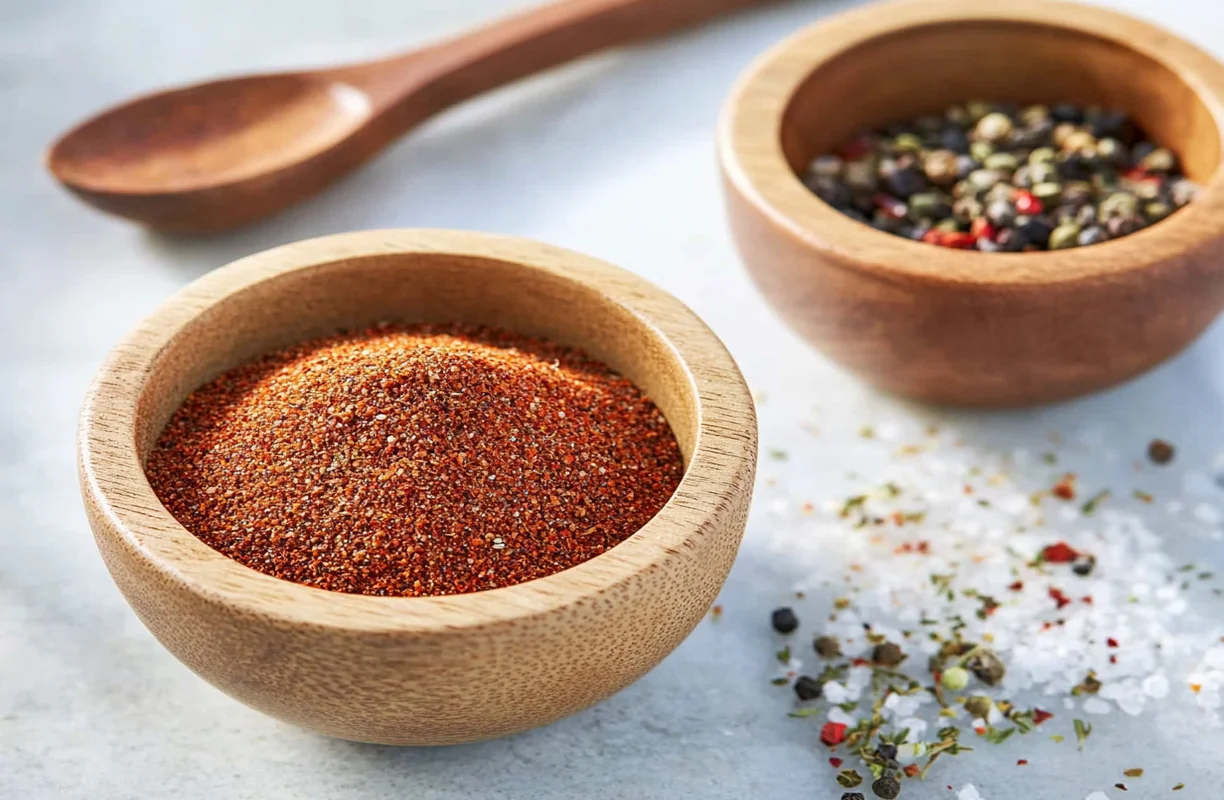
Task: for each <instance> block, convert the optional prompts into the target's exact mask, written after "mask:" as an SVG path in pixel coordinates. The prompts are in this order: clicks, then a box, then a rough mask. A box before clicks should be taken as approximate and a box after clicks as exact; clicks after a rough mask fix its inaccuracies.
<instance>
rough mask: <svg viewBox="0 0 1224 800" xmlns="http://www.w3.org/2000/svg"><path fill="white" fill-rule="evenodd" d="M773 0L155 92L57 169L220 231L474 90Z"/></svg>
mask: <svg viewBox="0 0 1224 800" xmlns="http://www.w3.org/2000/svg"><path fill="white" fill-rule="evenodd" d="M766 2H773V0H564V2H558V3H553V4H550V5H546V6H543V7H541V8H538V9H534V10H531V11H528V12H525V13H523V14H520V15H518V16H514V17H510V18H508V19H505V20H503V21H501V22H498V23H496V24H493V25H490V26H488V27H486V28H483V29H481V30H478V31H475V32H473V33H470V34H468V35H466V36H461V37H459V38H457V39H452V40H450V41H447V42H443V43H441V44H437V45H433V46H430V47H426V48H423V49H420V50H416V51H412V52H409V53H406V54H403V55H400V56H398V57H395V58H389V59H382V60H378V61H374V62H370V63H366V64H356V65H350V66H345V67H339V68H334V69H323V70H313V71H302V72H289V73H280V74H271V75H257V76H247V77H239V78H231V79H228V80H221V81H214V82H210V83H203V84H197V85H194V86H188V87H184V88H181V89H176V90H171V91H166V92H159V93H157V94H153V95H149V96H146V97H142V98H138V99H136V100H133V101H131V102H128V103H125V104H123V105H120V106H117V107H115V108H112V109H109V110H107V111H104V112H102V113H100V114H98V115H97V116H95V117H93V118H91V119H89V120H86V121H85V122H83V123H81V124H80V125H78V126H77V127H75V128H73V129H72V130H70V131H69V132H67V133H66V134H64V135H63V136H62V137H61V138H60V139H59V140H58V141H57V142H55V143H54V144H53V145H52V146H51V149H50V151H49V152H48V155H47V167H48V169H50V170H51V172H52V174H53V175H54V176H55V177H56V179H58V180H59V181H60V182H61V183H63V184H64V185H65V186H66V187H67V188H68V189H70V190H71V191H72V192H74V193H75V194H76V195H77V196H79V197H80V198H81V199H83V200H85V202H87V203H89V204H91V205H93V206H95V207H97V208H99V209H101V210H103V211H106V212H109V213H111V214H117V215H119V216H122V217H127V218H129V219H133V220H136V221H137V222H141V223H143V224H145V225H148V226H150V227H154V228H161V229H166V230H172V231H180V232H207V231H218V230H223V229H226V228H231V227H235V226H238V225H244V224H247V223H250V222H253V221H255V220H257V219H260V218H262V217H265V216H267V215H269V214H272V213H275V212H277V211H280V210H282V209H284V208H286V207H287V206H289V205H292V204H294V203H297V202H299V201H301V200H304V199H305V198H307V197H310V196H311V195H313V194H315V193H316V192H318V191H320V190H322V189H323V188H324V187H326V186H327V185H328V184H330V183H331V182H333V181H334V180H336V179H337V178H339V177H340V176H341V175H343V174H345V173H347V172H349V171H350V170H352V169H353V168H355V167H356V166H358V165H359V164H361V163H363V162H365V161H366V160H368V159H369V158H371V157H372V156H374V155H375V154H376V153H378V152H379V151H380V150H382V149H383V148H384V147H386V146H387V145H388V144H389V143H391V142H392V141H394V140H395V139H397V138H398V137H400V136H401V135H403V134H404V133H405V132H406V131H408V130H410V129H411V128H413V127H415V126H416V125H418V124H419V123H421V122H423V121H424V120H426V119H428V118H429V117H431V116H433V115H434V114H437V113H439V112H441V111H443V110H445V109H447V108H450V107H451V106H453V105H455V104H457V103H460V102H462V101H464V100H467V99H468V98H471V97H473V96H475V95H478V94H481V93H483V92H487V91H489V90H491V89H495V88H497V87H500V86H504V85H506V84H507V83H510V82H512V81H515V80H518V79H520V78H524V77H527V76H528V75H533V74H535V73H537V72H541V71H543V70H546V69H549V68H551V67H555V66H558V65H560V64H564V63H566V62H568V61H572V60H574V59H577V58H581V57H582V56H586V55H590V54H592V53H596V52H599V51H601V50H604V49H607V48H610V47H617V46H620V45H625V44H629V43H632V42H636V41H639V40H642V39H646V38H650V37H655V36H662V35H664V34H667V33H671V32H674V31H676V30H679V29H682V28H685V27H687V26H690V25H695V24H697V23H699V22H703V21H706V20H709V19H713V18H714V17H717V16H720V15H722V14H726V13H729V12H731V11H734V10H737V9H740V8H743V7H747V6H753V5H760V4H762V3H766Z"/></svg>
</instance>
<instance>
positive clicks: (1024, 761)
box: [1016, 758, 1028, 767]
mask: <svg viewBox="0 0 1224 800" xmlns="http://www.w3.org/2000/svg"><path fill="white" fill-rule="evenodd" d="M1016 766H1017V767H1027V766H1028V759H1027V758H1018V759H1016Z"/></svg>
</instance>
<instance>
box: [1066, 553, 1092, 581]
mask: <svg viewBox="0 0 1224 800" xmlns="http://www.w3.org/2000/svg"><path fill="white" fill-rule="evenodd" d="M1094 569H1096V559H1095V558H1093V557H1092V556H1080V557H1079V558H1077V559H1075V561H1073V562H1071V571H1072V572H1074V573H1075V574H1076V575H1079V576H1080V577H1087V576H1089V575H1091V574H1092V571H1093V570H1094Z"/></svg>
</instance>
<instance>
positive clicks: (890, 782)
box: [871, 775, 901, 800]
mask: <svg viewBox="0 0 1224 800" xmlns="http://www.w3.org/2000/svg"><path fill="white" fill-rule="evenodd" d="M871 791H872V792H874V793H875V796H876V797H881V798H883V800H893V798H895V797H897V796H898V795H900V794H901V782H900V781H898V780H897V779H896V778H894V777H893V776H891V775H882V776H880V777H879V778H876V780H875V782H874V783H872V784H871Z"/></svg>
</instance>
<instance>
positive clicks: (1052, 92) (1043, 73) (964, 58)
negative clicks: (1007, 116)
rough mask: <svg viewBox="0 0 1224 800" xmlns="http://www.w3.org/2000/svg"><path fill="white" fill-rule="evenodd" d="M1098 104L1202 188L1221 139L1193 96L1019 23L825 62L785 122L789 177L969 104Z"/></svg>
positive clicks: (874, 47) (1170, 74) (938, 30)
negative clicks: (871, 132) (910, 122)
mask: <svg viewBox="0 0 1224 800" xmlns="http://www.w3.org/2000/svg"><path fill="white" fill-rule="evenodd" d="M973 99H981V100H987V101H1011V102H1017V103H1046V104H1052V103H1059V102H1068V103H1075V104H1077V105H1091V104H1095V105H1100V106H1103V107H1106V108H1112V109H1118V110H1122V111H1125V112H1127V113H1128V114H1129V115H1130V116H1131V117H1132V119H1134V120H1136V121H1137V122H1138V123H1139V125H1140V126H1141V127H1142V128H1143V130H1144V132H1145V133H1146V134H1147V135H1148V136H1149V137H1150V138H1151V139H1152V140H1153V141H1155V142H1157V143H1159V144H1161V145H1164V146H1166V147H1169V148H1171V149H1173V151H1174V152H1175V153H1177V154H1178V156H1179V157H1180V158H1181V160H1182V164H1183V169H1184V171H1185V173H1186V175H1187V176H1188V177H1189V178H1191V179H1192V180H1195V181H1197V182H1201V183H1205V182H1206V181H1207V179H1208V178H1209V177H1210V176H1211V175H1212V174H1213V173H1214V172H1215V171H1216V168H1217V166H1218V165H1219V161H1220V132H1219V131H1218V130H1217V127H1216V123H1215V120H1214V118H1213V115H1212V113H1211V111H1210V110H1209V109H1208V108H1207V106H1206V105H1204V103H1203V101H1202V100H1201V99H1200V97H1199V94H1198V93H1197V92H1196V91H1195V89H1194V87H1192V86H1191V85H1190V84H1188V83H1187V82H1186V81H1185V80H1183V79H1182V77H1181V76H1180V75H1178V73H1177V72H1175V71H1174V70H1172V69H1170V68H1169V67H1168V66H1166V65H1165V64H1163V63H1162V62H1160V61H1158V60H1157V59H1155V58H1152V57H1150V56H1148V55H1145V54H1144V53H1142V52H1139V51H1137V50H1134V49H1132V48H1130V47H1128V46H1126V45H1125V44H1123V43H1120V42H1117V41H1113V40H1110V39H1107V38H1103V37H1098V36H1095V35H1092V34H1089V33H1086V32H1084V31H1082V30H1077V29H1073V28H1066V27H1059V26H1056V25H1053V24H1039V23H1033V22H1020V21H1016V20H989V19H982V20H973V19H964V20H955V21H942V22H933V23H928V24H924V25H918V26H914V27H910V28H906V29H903V30H900V31H893V32H890V33H888V34H885V35H881V36H877V37H875V38H871V39H868V40H866V41H863V42H861V43H858V44H857V45H855V46H852V47H850V48H848V49H846V50H844V51H842V52H840V53H838V54H837V55H835V56H834V57H833V58H831V59H829V60H828V61H825V62H823V63H822V64H821V65H820V66H819V67H818V68H816V69H815V70H814V71H812V73H811V74H810V75H808V76H807V78H806V79H805V80H804V81H803V82H802V83H801V84H800V86H799V88H798V90H797V91H796V92H795V93H794V95H793V97H792V99H791V102H790V103H789V105H788V107H787V109H786V112H785V114H784V115H783V121H782V130H781V137H782V148H783V151H784V153H785V155H786V159H787V161H788V162H789V164H790V166H791V168H792V169H794V170H795V171H796V172H797V173H798V172H802V171H803V170H804V169H805V168H806V167H807V165H808V164H809V163H810V162H811V160H812V159H813V158H814V157H815V156H817V155H821V154H823V153H828V152H831V151H833V150H835V149H836V148H837V147H838V146H839V145H840V144H841V143H843V142H844V141H845V140H847V139H849V138H850V137H852V136H854V135H855V134H856V133H858V132H859V131H862V130H864V129H871V128H875V127H877V126H882V125H886V124H888V123H892V122H899V121H904V120H907V119H912V118H914V117H917V116H919V115H922V114H928V113H938V112H941V111H943V110H944V109H946V108H947V107H948V106H951V105H955V104H957V103H963V102H965V101H967V100H973Z"/></svg>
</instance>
